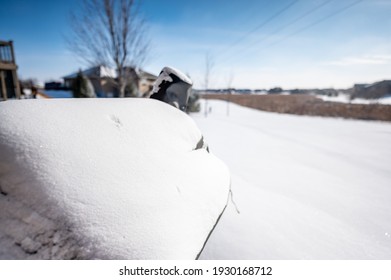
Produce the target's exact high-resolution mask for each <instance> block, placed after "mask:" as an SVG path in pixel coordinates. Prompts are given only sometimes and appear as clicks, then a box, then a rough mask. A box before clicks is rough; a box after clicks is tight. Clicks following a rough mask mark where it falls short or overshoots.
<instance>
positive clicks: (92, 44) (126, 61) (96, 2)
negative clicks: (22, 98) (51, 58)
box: [67, 0, 149, 97]
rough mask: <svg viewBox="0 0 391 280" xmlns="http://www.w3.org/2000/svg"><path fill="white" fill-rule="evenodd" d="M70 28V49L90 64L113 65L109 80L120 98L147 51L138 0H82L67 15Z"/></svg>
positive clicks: (147, 42) (147, 43) (146, 41)
mask: <svg viewBox="0 0 391 280" xmlns="http://www.w3.org/2000/svg"><path fill="white" fill-rule="evenodd" d="M71 27H72V31H73V32H72V34H71V36H70V37H68V38H67V41H68V45H69V47H70V49H71V50H72V51H73V52H75V53H76V55H78V56H79V57H80V58H81V59H82V60H84V61H85V62H87V63H88V64H90V65H94V66H95V65H104V66H106V67H111V68H115V69H116V71H117V77H116V78H115V79H114V77H113V82H114V83H115V85H116V87H117V88H118V91H119V96H120V97H124V96H125V88H126V85H127V84H128V83H129V82H135V81H134V79H135V75H134V72H133V71H131V69H137V68H139V67H140V66H141V65H142V63H143V62H144V61H145V59H146V57H147V55H148V50H149V40H148V39H147V37H146V33H145V31H146V30H145V29H146V26H145V22H144V20H143V19H141V18H140V16H139V2H137V3H136V0H83V1H82V4H81V9H80V10H79V11H77V12H74V13H72V14H71ZM129 67H130V68H131V69H130V68H129ZM132 80H133V81H132Z"/></svg>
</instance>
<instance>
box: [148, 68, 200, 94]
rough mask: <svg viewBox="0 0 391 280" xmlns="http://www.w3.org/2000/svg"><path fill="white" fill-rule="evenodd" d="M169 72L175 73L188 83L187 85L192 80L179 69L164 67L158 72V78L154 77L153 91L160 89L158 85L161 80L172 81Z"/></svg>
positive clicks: (190, 83)
mask: <svg viewBox="0 0 391 280" xmlns="http://www.w3.org/2000/svg"><path fill="white" fill-rule="evenodd" d="M170 74H174V75H176V76H177V77H178V78H180V79H181V80H183V81H184V82H186V83H188V84H189V85H192V84H193V82H192V80H191V79H190V78H189V77H188V76H186V75H185V74H184V73H182V72H181V71H180V70H178V69H176V68H174V67H168V66H166V67H164V68H163V69H162V71H161V73H160V74H159V76H158V78H157V79H156V81H155V83H154V85H153V90H152V91H153V92H154V93H156V92H158V91H159V89H160V85H161V83H162V82H163V81H168V82H172V78H171V77H170Z"/></svg>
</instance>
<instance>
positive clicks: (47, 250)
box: [0, 99, 230, 259]
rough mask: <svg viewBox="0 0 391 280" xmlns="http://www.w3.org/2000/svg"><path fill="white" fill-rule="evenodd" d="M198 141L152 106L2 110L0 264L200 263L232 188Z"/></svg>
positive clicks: (181, 122) (30, 105)
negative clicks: (35, 260) (51, 261)
mask: <svg viewBox="0 0 391 280" xmlns="http://www.w3.org/2000/svg"><path fill="white" fill-rule="evenodd" d="M201 137H202V135H201V132H200V130H199V129H198V128H197V126H196V125H195V123H194V121H193V120H192V119H191V118H190V117H189V116H187V115H186V114H184V113H183V112H181V111H180V110H177V109H175V108H174V107H172V106H170V105H168V104H165V103H163V102H160V101H156V100H150V99H53V100H21V101H20V100H18V101H7V102H2V103H0V191H1V193H0V258H8V259H10V258H11V259H12V258H25V256H26V254H27V256H28V258H30V257H31V258H67V257H66V256H67V255H66V254H67V253H70V251H71V250H70V249H69V248H71V249H72V250H73V251H75V250H76V251H77V250H78V251H77V252H76V251H75V252H73V251H72V252H73V253H72V252H71V253H72V254H73V255H71V256H70V257H71V258H88V259H91V258H102V259H194V258H196V257H197V255H198V253H199V252H200V250H201V248H202V247H203V245H204V242H205V241H206V238H207V236H208V234H209V233H210V231H211V230H212V228H213V227H214V225H215V223H216V221H217V219H218V217H219V215H220V214H221V212H222V211H223V209H224V207H225V205H226V203H227V199H228V194H229V184H230V176H229V173H228V169H227V168H226V166H225V165H224V163H222V162H221V161H220V160H219V159H217V158H216V157H215V156H213V155H212V154H210V153H208V152H207V151H206V149H204V148H201V149H195V148H196V145H197V143H198V141H199V140H200V139H201ZM48 228H50V230H51V232H52V233H51V234H49V233H48V230H47V229H48ZM52 235H53V236H52ZM69 236H70V237H69ZM45 238H46V239H45ZM44 239H45V240H46V241H45V240H44ZM42 240H43V241H42ZM61 240H63V241H61ZM45 242H46V243H45ZM61 242H62V245H58V244H60V243H61ZM56 244H57V245H56ZM65 247H67V248H68V252H66V251H64V250H67V249H66V248H65ZM22 249H23V250H24V252H22V251H21V250H22ZM61 250H62V251H63V252H62V253H61V254H59V253H58V252H59V251H61ZM26 258H27V257H26Z"/></svg>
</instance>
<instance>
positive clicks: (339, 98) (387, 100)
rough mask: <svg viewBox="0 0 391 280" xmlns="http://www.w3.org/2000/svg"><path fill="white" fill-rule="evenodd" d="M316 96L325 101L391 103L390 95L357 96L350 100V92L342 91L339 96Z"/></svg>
mask: <svg viewBox="0 0 391 280" xmlns="http://www.w3.org/2000/svg"><path fill="white" fill-rule="evenodd" d="M316 97H317V98H319V99H322V100H323V101H329V102H340V103H351V104H383V105H391V96H389V95H388V96H384V97H382V98H378V99H364V98H355V99H353V100H350V96H349V95H348V94H342V93H340V94H339V95H338V96H326V95H316Z"/></svg>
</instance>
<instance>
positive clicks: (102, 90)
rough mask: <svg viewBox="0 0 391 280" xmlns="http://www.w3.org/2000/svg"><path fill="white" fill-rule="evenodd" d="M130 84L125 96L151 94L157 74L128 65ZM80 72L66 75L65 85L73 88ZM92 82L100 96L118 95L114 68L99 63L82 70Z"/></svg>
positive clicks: (126, 69)
mask: <svg viewBox="0 0 391 280" xmlns="http://www.w3.org/2000/svg"><path fill="white" fill-rule="evenodd" d="M125 71H126V73H127V74H126V76H127V77H128V78H127V80H128V84H127V86H126V89H125V96H127V97H131V96H139V97H141V96H149V94H150V91H151V90H152V86H153V83H154V82H155V80H156V79H157V76H155V75H153V74H151V73H148V72H146V71H143V70H138V69H134V68H131V67H126V68H125ZM77 74H78V72H75V73H72V74H70V75H67V76H64V77H63V79H64V86H65V87H67V88H70V89H72V87H73V83H74V81H75V79H76V77H77ZM82 74H83V75H85V76H86V77H87V78H88V79H89V80H90V81H91V83H92V85H93V87H94V90H95V93H96V95H97V96H99V97H117V96H118V89H117V87H116V79H117V73H116V71H115V70H114V69H112V68H109V67H105V66H103V65H98V66H95V67H92V68H89V69H86V70H84V71H82Z"/></svg>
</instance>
